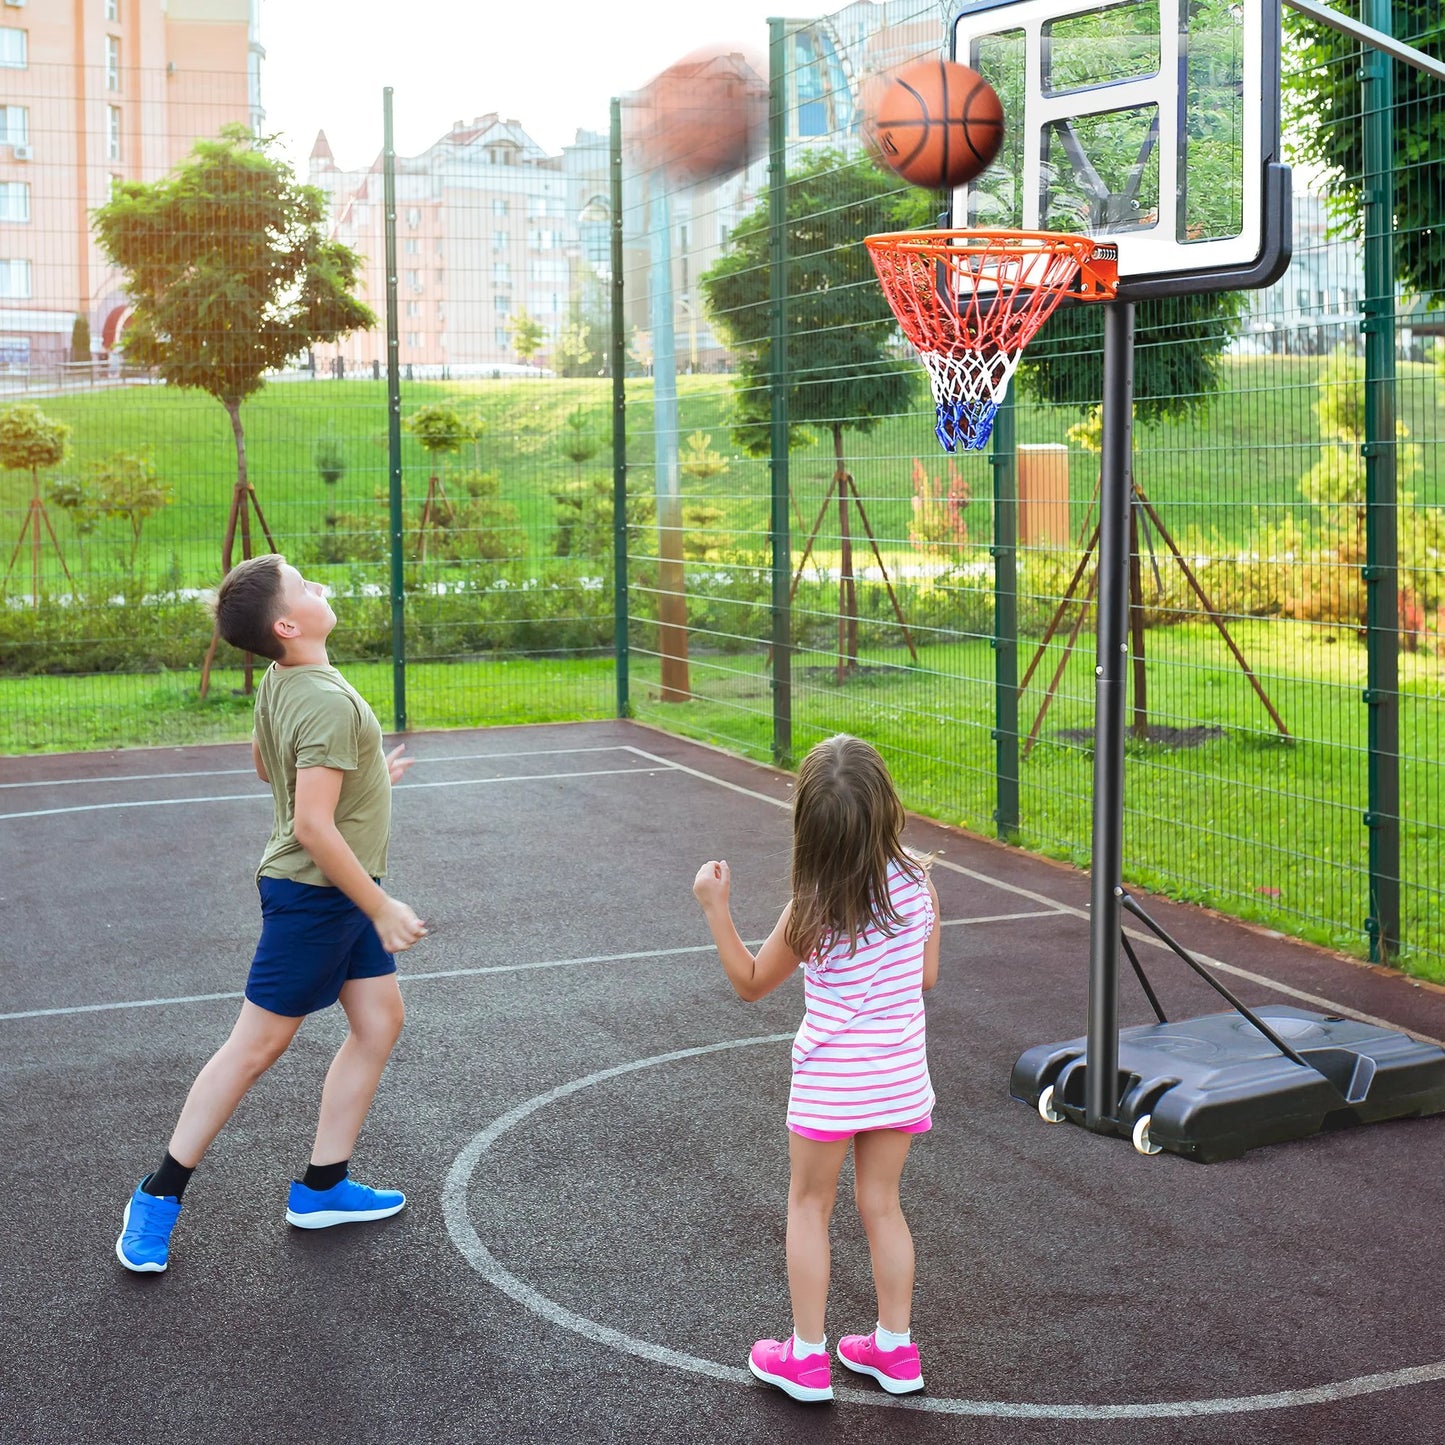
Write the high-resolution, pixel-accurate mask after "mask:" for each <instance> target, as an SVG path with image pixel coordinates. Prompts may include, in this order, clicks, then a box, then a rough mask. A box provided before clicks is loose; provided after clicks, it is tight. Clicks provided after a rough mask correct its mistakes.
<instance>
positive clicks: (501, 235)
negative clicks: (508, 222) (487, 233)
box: [492, 231, 507, 251]
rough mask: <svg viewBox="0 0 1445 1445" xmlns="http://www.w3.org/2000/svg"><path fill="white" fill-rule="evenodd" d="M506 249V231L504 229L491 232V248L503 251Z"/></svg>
mask: <svg viewBox="0 0 1445 1445" xmlns="http://www.w3.org/2000/svg"><path fill="white" fill-rule="evenodd" d="M506 249H507V233H506V232H505V231H493V232H492V250H494V251H505V250H506Z"/></svg>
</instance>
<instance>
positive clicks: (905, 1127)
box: [788, 1114, 933, 1144]
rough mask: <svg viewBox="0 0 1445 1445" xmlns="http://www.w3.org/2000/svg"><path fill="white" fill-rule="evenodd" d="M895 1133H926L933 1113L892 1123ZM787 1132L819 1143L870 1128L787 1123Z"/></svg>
mask: <svg viewBox="0 0 1445 1445" xmlns="http://www.w3.org/2000/svg"><path fill="white" fill-rule="evenodd" d="M889 1127H891V1128H892V1130H893V1132H894V1133H895V1134H926V1133H928V1131H929V1130H930V1129H931V1128H933V1115H932V1114H927V1115H925V1116H924V1117H923V1118H922V1119H915V1120H914V1121H913V1123H911V1124H893V1125H891V1126H889ZM788 1132H789V1133H791V1134H797V1135H799V1136H800V1137H801V1138H804V1139H816V1140H818V1142H819V1143H821V1144H836V1143H837V1142H838V1140H839V1139H851V1138H852V1137H853V1136H854V1135H855V1134H871V1133H874V1132H875V1131H874V1130H872V1129H804V1128H801V1127H800V1126H799V1125H797V1124H789V1125H788Z"/></svg>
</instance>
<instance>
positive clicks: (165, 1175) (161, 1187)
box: [141, 1151, 196, 1199]
mask: <svg viewBox="0 0 1445 1445" xmlns="http://www.w3.org/2000/svg"><path fill="white" fill-rule="evenodd" d="M195 1172H196V1171H195V1170H194V1169H187V1168H186V1166H185V1165H184V1164H177V1163H176V1161H175V1160H174V1159H172V1158H171V1156H170V1152H169V1151H167V1152H166V1157H165V1158H164V1159H163V1160H162V1161H161V1167H160V1168H159V1169H157V1170H156V1172H155V1173H154V1174H152V1175H151V1176H150V1178H149V1179H146V1180H144V1181H143V1182H142V1183H141V1188H142V1189H144V1190H145V1192H146V1193H147V1194H154V1195H155V1196H156V1198H157V1199H167V1198H171V1199H179V1198H180V1197H181V1195H183V1194H184V1193H185V1192H186V1185H187V1184H189V1183H190V1182H191V1175H192V1174H194V1173H195Z"/></svg>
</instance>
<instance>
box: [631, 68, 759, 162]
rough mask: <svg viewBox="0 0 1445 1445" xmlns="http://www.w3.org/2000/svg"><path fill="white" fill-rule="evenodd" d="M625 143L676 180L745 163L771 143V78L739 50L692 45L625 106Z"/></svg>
mask: <svg viewBox="0 0 1445 1445" xmlns="http://www.w3.org/2000/svg"><path fill="white" fill-rule="evenodd" d="M623 124H624V128H625V135H626V139H627V142H628V144H629V145H630V146H631V147H633V148H634V149H635V151H636V153H637V154H638V156H639V157H640V159H641V161H642V164H643V166H644V167H645V168H646V169H648V170H656V171H661V172H662V173H663V174H664V175H665V176H666V178H667V179H668V180H669V181H670V182H672V184H674V185H696V184H698V183H700V182H702V181H708V180H716V179H718V178H720V177H722V176H725V175H728V174H729V173H731V172H733V171H740V170H742V169H743V168H744V167H745V166H747V165H749V164H750V163H751V162H752V161H754V160H756V159H757V158H758V157H759V156H760V155H762V153H763V150H764V149H765V147H766V145H767V130H768V82H767V80H766V79H765V78H764V76H763V75H762V74H761V73H760V70H759V64H758V62H756V61H755V60H754V59H751V58H749V56H748V55H747V54H746V53H745V52H744V51H741V50H729V49H727V48H724V47H720V46H710V47H704V48H703V49H701V50H694V51H693V52H692V53H691V54H690V55H687V56H685V57H684V58H683V59H681V60H679V61H677V62H676V63H675V64H673V65H669V66H668V67H667V69H666V70H664V71H663V72H662V73H661V74H660V75H658V76H656V77H655V78H654V79H653V80H650V81H649V82H648V83H647V84H646V85H645V86H643V88H642V89H641V90H640V91H638V92H637V93H636V94H635V95H633V96H631V97H630V98H629V99H628V100H627V102H626V104H625V107H624V118H623Z"/></svg>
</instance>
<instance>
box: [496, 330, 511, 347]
mask: <svg viewBox="0 0 1445 1445" xmlns="http://www.w3.org/2000/svg"><path fill="white" fill-rule="evenodd" d="M510 339H511V338H510V336H509V335H508V332H507V328H506V327H505V326H499V327H497V329H496V330H495V331H494V332H492V344H493V345H494V346H495V347H496V348H497V350H498V351H505V350H506V349H507V342H508V341H509V340H510Z"/></svg>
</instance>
